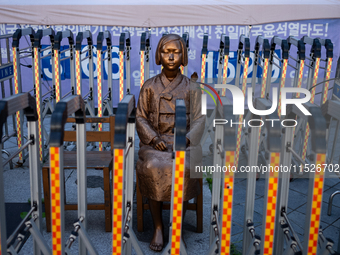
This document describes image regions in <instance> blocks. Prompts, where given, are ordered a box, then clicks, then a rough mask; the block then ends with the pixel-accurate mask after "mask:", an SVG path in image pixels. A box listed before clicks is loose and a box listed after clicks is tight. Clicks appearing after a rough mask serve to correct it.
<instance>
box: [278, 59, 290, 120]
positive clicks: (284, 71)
mask: <svg viewBox="0 0 340 255" xmlns="http://www.w3.org/2000/svg"><path fill="white" fill-rule="evenodd" d="M287 66H288V59H283V63H282V69H281V80H280V92H279V93H280V94H279V103H278V107H277V115H278V116H279V118H281V94H282V89H283V88H284V87H285V83H286V75H287Z"/></svg>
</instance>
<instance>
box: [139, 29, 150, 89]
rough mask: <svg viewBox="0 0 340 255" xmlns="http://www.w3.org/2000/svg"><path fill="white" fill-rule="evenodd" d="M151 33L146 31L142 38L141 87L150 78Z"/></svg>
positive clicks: (140, 53) (140, 52)
mask: <svg viewBox="0 0 340 255" xmlns="http://www.w3.org/2000/svg"><path fill="white" fill-rule="evenodd" d="M150 52H151V32H150V31H145V32H143V33H142V36H141V38H140V51H139V55H140V87H141V88H142V86H143V84H144V82H145V81H146V80H148V79H149V78H150Z"/></svg>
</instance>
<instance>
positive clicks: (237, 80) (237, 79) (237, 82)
mask: <svg viewBox="0 0 340 255" xmlns="http://www.w3.org/2000/svg"><path fill="white" fill-rule="evenodd" d="M241 62H242V49H241V50H240V49H238V50H237V64H236V75H235V86H237V87H239V86H240V74H241Z"/></svg>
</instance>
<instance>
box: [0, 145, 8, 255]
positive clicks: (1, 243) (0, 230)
mask: <svg viewBox="0 0 340 255" xmlns="http://www.w3.org/2000/svg"><path fill="white" fill-rule="evenodd" d="M0 150H2V143H0ZM0 184H1V185H0V216H1V217H0V255H1V254H6V250H7V242H6V240H7V232H6V219H5V217H4V215H6V213H5V190H4V179H3V167H2V157H0Z"/></svg>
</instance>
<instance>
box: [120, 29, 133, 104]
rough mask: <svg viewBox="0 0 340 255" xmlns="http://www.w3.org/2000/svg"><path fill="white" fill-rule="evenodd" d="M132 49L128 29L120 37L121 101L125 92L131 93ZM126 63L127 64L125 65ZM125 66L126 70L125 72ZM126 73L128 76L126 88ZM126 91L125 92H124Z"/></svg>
mask: <svg viewBox="0 0 340 255" xmlns="http://www.w3.org/2000/svg"><path fill="white" fill-rule="evenodd" d="M130 50H131V39H130V33H129V32H128V31H126V32H123V33H121V34H120V37H119V102H120V101H122V99H123V98H124V95H125V94H130V85H131V84H130V80H131V78H130ZM124 63H125V65H124ZM124 67H125V72H124ZM124 73H125V76H126V82H125V90H124ZM124 91H125V93H124Z"/></svg>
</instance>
